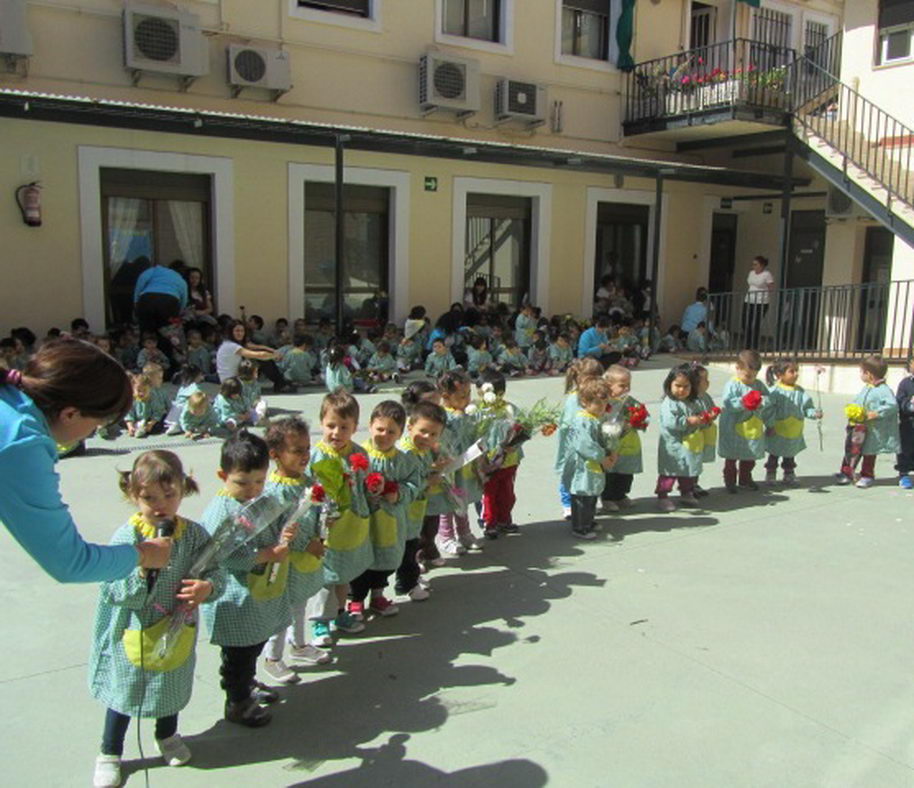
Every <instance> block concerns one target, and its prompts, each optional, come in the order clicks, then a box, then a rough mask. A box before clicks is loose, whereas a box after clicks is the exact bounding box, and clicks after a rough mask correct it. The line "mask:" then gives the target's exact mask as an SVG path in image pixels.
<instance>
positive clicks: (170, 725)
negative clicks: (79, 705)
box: [102, 709, 178, 756]
mask: <svg viewBox="0 0 914 788" xmlns="http://www.w3.org/2000/svg"><path fill="white" fill-rule="evenodd" d="M129 726H130V717H128V716H127V715H126V714H121V713H120V712H119V711H115V710H114V709H108V712H107V713H106V714H105V730H104V732H103V733H102V755H118V756H120V755H123V754H124V738H125V737H126V735H127V728H128V727H129ZM177 732H178V715H177V714H172V715H170V716H168V717H159V719H157V720H156V738H157V739H167V738H168V737H169V736H174V735H175V734H176V733H177Z"/></svg>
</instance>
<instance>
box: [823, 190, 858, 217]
mask: <svg viewBox="0 0 914 788" xmlns="http://www.w3.org/2000/svg"><path fill="white" fill-rule="evenodd" d="M859 215H860V209H859V208H858V207H857V203H855V202H854V201H853V200H852V199H851V198H850V197H848V196H847V195H846V194H845V193H844V192H843V191H841V189H839V188H837V187H836V186H829V187H828V194H827V196H826V198H825V218H826V219H854V218H856V217H857V216H859Z"/></svg>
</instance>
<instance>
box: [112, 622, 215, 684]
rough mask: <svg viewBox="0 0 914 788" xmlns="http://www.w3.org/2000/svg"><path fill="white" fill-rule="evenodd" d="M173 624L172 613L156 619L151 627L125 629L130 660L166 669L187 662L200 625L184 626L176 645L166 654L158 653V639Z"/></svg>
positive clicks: (125, 645) (125, 646)
mask: <svg viewBox="0 0 914 788" xmlns="http://www.w3.org/2000/svg"><path fill="white" fill-rule="evenodd" d="M170 625H171V616H165V617H164V618H161V619H159V620H158V621H156V623H155V624H153V625H152V626H151V627H147V628H146V629H144V630H142V631H140V630H139V629H125V630H124V635H123V637H122V638H121V643H122V644H123V646H124V654H125V655H126V656H127V659H128V660H129V661H130V663H131V664H132V665H135V666H136V667H138V668H143V670H154V671H157V672H159V673H165V672H167V671H169V670H177V669H178V668H180V667H181V665H183V664H184V663H185V662H187V658H188V657H189V656H190V655H191V654H192V653H193V650H194V643H195V642H196V631H197V628H196V627H193V626H191V625H190V624H183V625H182V626H181V632H180V633H179V634H178V640H177V642H176V643H175V646H174V648H172V649H171V650H170V651H169V653H168V654H166V655H165V657H164V658H162V657H158V656H156V654H157V652H158V650H159V649H158V646H159V641H161V640H162V638H164V637H165V633H166V632H167V631H168V627H169V626H170ZM141 641H142V642H141Z"/></svg>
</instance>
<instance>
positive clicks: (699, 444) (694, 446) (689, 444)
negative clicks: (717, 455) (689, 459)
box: [682, 430, 705, 454]
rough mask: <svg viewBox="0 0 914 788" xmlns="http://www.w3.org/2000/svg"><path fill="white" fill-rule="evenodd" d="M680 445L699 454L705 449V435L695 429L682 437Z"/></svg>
mask: <svg viewBox="0 0 914 788" xmlns="http://www.w3.org/2000/svg"><path fill="white" fill-rule="evenodd" d="M682 445H683V446H685V447H686V448H687V449H688V450H689V451H690V452H692V454H701V453H702V452H703V451H704V450H705V436H704V435H702V434H701V430H695V432H690V433H689V434H688V435H686V436H685V438H683V439H682Z"/></svg>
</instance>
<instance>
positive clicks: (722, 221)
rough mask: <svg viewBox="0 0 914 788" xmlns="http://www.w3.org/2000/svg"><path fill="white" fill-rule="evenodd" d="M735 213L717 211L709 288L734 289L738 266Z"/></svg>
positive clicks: (717, 289)
mask: <svg viewBox="0 0 914 788" xmlns="http://www.w3.org/2000/svg"><path fill="white" fill-rule="evenodd" d="M738 219H739V217H738V216H737V215H736V214H735V213H715V214H714V221H713V224H712V226H711V259H710V260H709V266H708V290H709V291H710V292H711V293H729V292H730V291H731V290H732V289H733V269H734V268H735V267H736V224H737V220H738Z"/></svg>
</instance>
